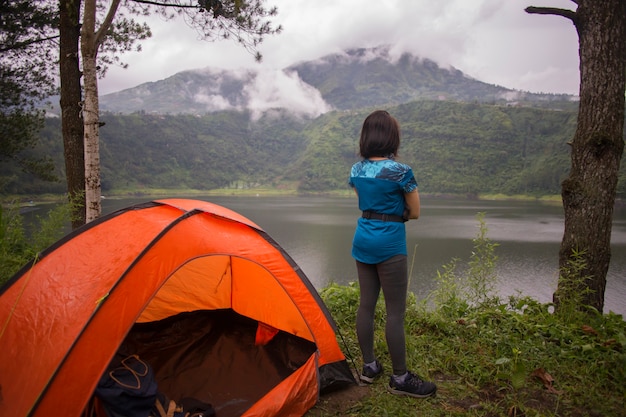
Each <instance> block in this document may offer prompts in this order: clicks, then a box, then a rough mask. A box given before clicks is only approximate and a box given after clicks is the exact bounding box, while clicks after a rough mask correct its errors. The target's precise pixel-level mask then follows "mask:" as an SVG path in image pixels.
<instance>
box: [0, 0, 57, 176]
mask: <svg viewBox="0 0 626 417" xmlns="http://www.w3.org/2000/svg"><path fill="white" fill-rule="evenodd" d="M56 20H57V16H56V10H54V8H52V7H50V6H49V4H47V3H36V4H32V2H31V1H28V0H10V1H1V2H0V160H12V161H14V162H16V163H17V164H18V165H20V166H21V168H22V169H23V170H25V171H27V172H30V173H31V174H35V175H36V176H38V177H40V178H43V179H46V180H55V179H56V177H55V175H54V173H53V169H54V166H53V164H52V161H51V159H50V158H42V159H32V158H27V157H23V156H21V155H20V153H21V152H22V151H23V150H24V149H26V148H28V147H32V146H34V145H35V144H36V142H37V136H36V135H37V132H38V130H39V129H40V128H41V126H42V125H43V115H44V112H43V110H41V109H40V108H39V107H38V105H39V104H40V103H41V102H42V101H43V100H44V99H45V98H46V97H48V96H49V95H51V94H53V93H54V92H55V91H56V90H55V83H54V68H53V67H54V65H53V62H54V59H53V58H52V56H51V55H52V51H54V50H55V45H54V42H55V40H56V37H57V35H56V30H55V27H56Z"/></svg>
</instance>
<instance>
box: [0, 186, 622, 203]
mask: <svg viewBox="0 0 626 417" xmlns="http://www.w3.org/2000/svg"><path fill="white" fill-rule="evenodd" d="M194 196H220V197H285V196H291V197H298V196H302V197H314V196H319V197H353V196H354V193H353V192H352V190H330V191H324V192H306V193H303V192H298V190H297V189H295V188H266V187H260V188H248V189H232V188H220V189H212V190H196V189H194V190H191V189H145V190H113V191H111V192H110V193H107V194H104V195H102V199H103V200H105V199H112V200H115V199H123V198H133V197H145V198H146V199H161V198H177V197H194ZM420 197H421V198H422V199H425V200H427V199H430V198H437V199H459V200H468V201H472V200H474V201H536V202H538V203H542V204H552V205H554V204H557V205H561V204H562V200H561V196H560V195H542V196H533V195H524V194H516V195H507V194H489V193H485V194H477V195H464V194H447V193H428V192H420ZM64 201H65V195H58V194H42V195H37V196H19V195H11V196H4V197H0V204H1V205H2V206H3V207H8V206H11V205H18V206H19V207H35V206H37V205H39V204H47V203H61V202H64ZM615 205H616V206H624V205H626V201H624V200H621V199H619V198H618V199H616V200H615Z"/></svg>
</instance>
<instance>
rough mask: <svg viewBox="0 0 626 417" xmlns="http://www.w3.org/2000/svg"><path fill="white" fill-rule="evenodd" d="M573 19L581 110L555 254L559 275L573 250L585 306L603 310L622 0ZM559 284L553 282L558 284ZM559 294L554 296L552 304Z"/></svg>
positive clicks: (625, 24) (590, 1)
mask: <svg viewBox="0 0 626 417" xmlns="http://www.w3.org/2000/svg"><path fill="white" fill-rule="evenodd" d="M577 3H578V9H577V11H576V16H575V18H574V19H573V22H574V25H575V27H576V30H577V32H578V37H579V44H580V49H579V55H580V107H579V112H578V123H577V127H576V132H575V134H574V138H573V140H572V142H571V146H572V147H571V164H572V165H571V170H570V173H569V176H568V177H567V178H566V179H565V181H563V184H562V189H561V196H562V199H563V209H564V216H565V230H564V234H563V240H562V242H561V248H560V251H559V267H560V268H561V270H564V268H566V267H567V266H568V265H569V263H570V260H571V259H572V255H573V253H574V252H578V253H579V254H582V259H583V260H584V261H585V268H584V270H582V271H580V272H579V276H578V277H568V279H571V278H574V279H577V280H576V281H575V282H579V283H581V284H580V289H581V290H591V291H583V293H582V298H583V299H582V301H583V303H584V304H585V305H589V306H592V307H595V308H596V309H597V310H598V311H600V312H602V311H603V308H604V294H605V289H606V275H607V272H608V268H609V262H610V259H611V228H612V222H613V207H614V205H615V196H616V187H617V179H618V172H619V167H620V160H621V158H622V154H623V150H624V136H623V134H624V92H625V90H626V1H624V0H580V1H578V2H577ZM559 286H560V284H559ZM558 293H559V290H558V289H557V294H555V298H557V299H558Z"/></svg>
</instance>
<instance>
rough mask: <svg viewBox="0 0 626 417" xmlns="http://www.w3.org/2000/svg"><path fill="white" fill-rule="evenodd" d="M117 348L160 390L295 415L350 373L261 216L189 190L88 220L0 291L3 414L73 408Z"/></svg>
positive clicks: (224, 408)
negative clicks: (145, 367) (135, 359)
mask: <svg viewBox="0 0 626 417" xmlns="http://www.w3.org/2000/svg"><path fill="white" fill-rule="evenodd" d="M121 346H124V348H125V349H127V350H128V349H131V350H132V351H133V352H134V353H137V354H139V356H140V357H141V358H142V359H144V360H146V361H147V362H148V363H150V364H151V366H152V367H153V368H154V373H155V376H156V379H157V382H158V384H159V390H160V391H162V392H164V393H165V394H166V395H167V396H168V397H169V398H170V399H173V400H177V399H178V398H181V397H185V396H187V397H193V398H197V399H198V400H201V401H204V402H208V403H211V404H212V405H213V406H214V408H215V411H216V414H217V416H219V417H222V416H235V415H236V416H239V415H242V416H277V415H280V416H292V415H293V416H296V415H303V414H304V413H305V412H306V411H307V410H308V409H310V408H311V407H312V406H313V405H314V404H315V403H316V401H317V399H318V396H319V394H320V392H321V393H323V392H325V391H329V390H333V389H335V388H339V387H344V386H346V385H347V384H353V383H355V380H354V377H353V375H352V373H351V371H350V369H349V367H348V365H347V363H346V360H345V356H344V355H343V353H342V351H341V349H340V347H339V345H338V343H337V340H336V334H335V325H334V322H333V320H332V318H331V316H330V314H329V312H328V311H327V309H326V307H325V306H324V304H323V302H322V300H321V299H320V297H319V295H318V294H317V292H316V291H315V289H314V288H313V286H312V285H311V283H310V282H309V280H308V279H307V278H306V276H305V275H304V273H303V272H302V271H301V270H300V269H299V267H298V266H297V265H296V264H295V262H294V261H293V260H292V259H291V258H290V257H289V256H288V255H287V254H286V253H285V251H284V250H283V249H282V248H281V247H280V246H279V245H278V243H276V242H275V241H274V240H272V238H271V237H270V236H268V235H267V233H265V232H264V231H263V230H262V229H261V228H260V227H259V226H257V225H256V224H254V223H253V222H251V221H250V220H248V219H247V218H245V217H243V216H241V215H240V214H238V213H235V212H233V211H231V210H229V209H227V208H224V207H221V206H218V205H215V204H212V203H208V202H204V201H195V200H184V199H168V200H160V201H153V202H149V203H145V204H139V205H136V206H133V207H129V208H126V209H123V210H119V211H117V212H115V213H112V214H110V215H107V216H104V217H102V218H100V219H98V220H96V221H94V222H91V223H89V224H87V225H86V226H85V227H83V228H80V229H78V230H76V231H74V232H72V233H70V234H69V235H67V236H66V237H65V238H63V239H62V240H60V241H59V242H57V243H56V244H54V245H53V246H51V247H50V248H48V249H47V250H46V251H45V252H43V253H42V254H41V255H40V256H39V257H38V259H35V260H34V261H33V263H32V264H30V265H27V266H25V267H24V268H23V269H22V270H21V271H20V272H19V273H18V274H16V275H15V276H14V277H13V278H12V279H11V280H10V281H9V282H8V283H7V284H6V285H5V286H3V287H2V288H1V289H0V351H1V352H2V354H1V356H0V415H2V416H12V417H19V416H42V417H43V416H45V417H48V416H79V415H80V414H81V412H82V411H83V409H84V408H85V407H86V405H87V404H88V403H89V401H90V398H91V397H92V394H93V392H94V389H95V387H96V384H97V383H98V380H99V378H100V376H101V375H102V374H103V373H104V371H105V370H106V368H107V365H108V364H109V362H110V361H111V359H112V358H113V356H114V355H115V354H116V352H117V351H118V349H120V348H121Z"/></svg>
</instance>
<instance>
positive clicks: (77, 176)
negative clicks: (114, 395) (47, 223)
mask: <svg viewBox="0 0 626 417" xmlns="http://www.w3.org/2000/svg"><path fill="white" fill-rule="evenodd" d="M80 9H81V0H59V35H60V40H59V70H60V71H59V75H60V77H59V79H60V83H61V94H60V106H61V129H62V132H63V154H64V160H65V179H66V183H67V194H68V198H69V200H70V201H71V202H72V203H73V204H71V205H70V207H71V208H72V213H71V218H72V228H73V229H76V228H77V227H80V226H81V225H83V224H85V155H84V153H85V150H84V149H85V148H84V146H83V118H82V101H83V100H82V87H81V71H80V65H79V56H80V52H79V47H78V43H79V40H80Z"/></svg>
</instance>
